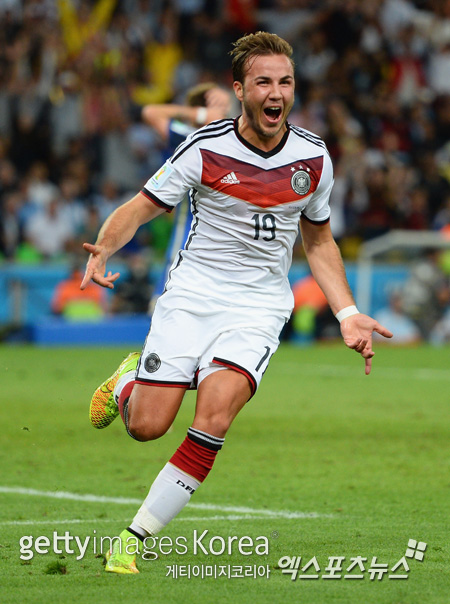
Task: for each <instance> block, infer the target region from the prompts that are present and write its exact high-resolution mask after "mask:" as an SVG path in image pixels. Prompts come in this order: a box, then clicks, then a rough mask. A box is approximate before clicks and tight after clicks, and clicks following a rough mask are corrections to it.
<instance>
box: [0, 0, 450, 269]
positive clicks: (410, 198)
mask: <svg viewBox="0 0 450 604" xmlns="http://www.w3.org/2000/svg"><path fill="white" fill-rule="evenodd" d="M258 29H263V30H268V31H272V32H274V33H277V34H279V35H281V36H282V37H284V38H286V39H287V40H288V41H289V42H290V43H291V44H292V46H293V48H294V58H295V62H296V74H295V75H296V80H297V94H296V104H295V107H294V110H293V112H292V114H291V118H290V120H291V121H292V122H293V123H295V124H298V125H300V126H302V127H305V128H307V129H309V130H312V131H314V132H315V133H317V134H319V135H320V136H322V137H323V138H324V139H325V141H326V143H327V145H328V148H329V150H330V153H331V155H332V158H333V161H334V166H335V176H336V182H335V186H334V190H333V193H332V200H331V201H332V205H333V213H332V229H333V232H334V235H335V237H336V239H337V240H338V241H339V242H340V244H341V248H342V250H343V253H344V255H347V254H348V255H349V256H350V255H351V254H352V250H353V248H354V246H355V245H356V246H357V245H358V244H359V243H360V242H361V241H364V240H367V239H370V238H372V237H375V236H377V235H381V234H383V233H385V232H386V231H388V230H390V229H393V228H402V229H411V230H422V229H436V230H437V229H447V230H448V229H450V0H365V1H364V2H360V1H357V0H322V1H319V2H318V1H317V0H23V1H21V0H2V1H1V2H0V84H1V85H0V217H1V231H0V253H1V255H2V257H3V258H5V259H18V260H22V261H30V262H31V261H34V260H39V259H57V258H60V257H61V256H64V255H66V254H68V253H70V252H74V251H76V250H79V249H80V242H81V241H83V240H89V241H93V240H94V239H95V237H96V233H97V232H98V229H99V226H100V224H101V223H102V221H103V220H104V219H105V217H106V216H107V215H108V214H109V213H110V212H111V211H112V210H113V209H114V208H115V207H117V205H119V204H120V203H122V202H123V201H125V200H127V199H129V198H130V197H131V196H132V195H134V194H135V192H136V191H137V190H139V188H140V187H141V186H142V185H143V184H144V183H145V181H146V180H147V178H148V177H149V176H151V175H152V173H153V172H154V171H156V169H158V167H159V166H160V165H161V163H162V158H163V152H164V149H163V143H162V141H161V140H160V139H159V138H158V135H157V134H156V133H155V132H154V131H152V129H151V128H150V127H148V126H146V125H145V124H143V123H142V120H141V116H140V113H141V108H142V106H143V105H145V104H147V103H167V102H172V101H173V102H182V100H183V98H184V95H185V93H186V90H187V89H188V88H189V87H191V86H192V85H193V84H195V83H197V82H202V81H210V80H214V81H216V82H217V83H219V84H220V85H223V86H225V87H230V86H231V83H232V79H231V72H230V58H229V55H228V52H229V50H230V48H231V43H232V41H233V40H235V39H237V38H238V37H239V36H241V35H243V34H245V33H250V32H252V31H257V30H258ZM164 221H166V222H164ZM169 221H170V217H166V218H165V219H162V220H161V221H155V224H154V225H150V226H148V227H144V228H142V229H141V231H140V232H139V233H138V236H137V237H136V238H135V240H134V241H133V242H131V244H130V246H129V249H128V250H125V251H132V252H138V251H139V250H140V249H142V248H143V247H145V248H146V249H150V250H153V252H154V253H155V254H156V255H157V254H158V253H159V252H161V251H162V250H163V249H164V246H165V242H166V240H167V235H168V231H169V230H170V222H169ZM156 223H158V225H157V224H156Z"/></svg>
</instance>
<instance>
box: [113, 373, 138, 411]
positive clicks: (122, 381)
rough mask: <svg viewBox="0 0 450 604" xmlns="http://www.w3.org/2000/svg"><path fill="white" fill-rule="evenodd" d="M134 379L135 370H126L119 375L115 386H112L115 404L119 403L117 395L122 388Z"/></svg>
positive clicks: (118, 395)
mask: <svg viewBox="0 0 450 604" xmlns="http://www.w3.org/2000/svg"><path fill="white" fill-rule="evenodd" d="M135 379H136V370H135V369H133V370H132V371H128V372H127V373H124V374H123V375H121V376H120V378H119V379H118V380H117V384H116V387H115V388H114V400H115V401H116V405H118V404H119V397H120V394H121V392H122V390H123V388H124V386H126V385H127V384H128V383H129V382H133V381H134V380H135Z"/></svg>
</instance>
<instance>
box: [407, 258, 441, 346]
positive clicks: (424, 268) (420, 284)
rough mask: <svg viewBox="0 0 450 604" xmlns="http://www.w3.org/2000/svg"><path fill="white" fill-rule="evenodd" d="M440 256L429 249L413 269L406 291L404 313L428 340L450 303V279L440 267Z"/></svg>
mask: <svg viewBox="0 0 450 604" xmlns="http://www.w3.org/2000/svg"><path fill="white" fill-rule="evenodd" d="M439 261H440V252H439V250H436V249H429V250H427V251H426V252H425V253H424V256H423V258H421V259H420V260H419V261H418V262H417V263H416V264H415V265H414V266H413V268H412V270H411V273H410V276H409V278H408V280H407V281H406V283H405V286H404V288H403V309H404V312H405V313H406V314H407V316H408V317H409V318H410V319H412V320H413V321H414V322H415V324H416V325H417V327H418V328H419V330H420V333H421V335H422V338H423V339H424V340H428V339H429V337H430V334H431V332H432V330H433V328H434V326H435V325H436V323H437V322H438V321H439V320H441V319H442V316H443V315H444V312H445V311H446V309H447V307H448V305H449V303H450V287H449V282H448V278H447V277H446V275H445V273H444V272H443V271H442V269H441V267H440V265H439Z"/></svg>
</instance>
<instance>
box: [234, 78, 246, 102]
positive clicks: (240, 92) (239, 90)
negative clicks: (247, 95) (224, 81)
mask: <svg viewBox="0 0 450 604" xmlns="http://www.w3.org/2000/svg"><path fill="white" fill-rule="evenodd" d="M233 88H234V94H235V95H236V98H237V100H238V101H242V100H243V99H244V87H243V85H242V82H233Z"/></svg>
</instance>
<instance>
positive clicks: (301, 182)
mask: <svg viewBox="0 0 450 604" xmlns="http://www.w3.org/2000/svg"><path fill="white" fill-rule="evenodd" d="M291 187H292V188H293V189H294V191H295V192H296V193H298V195H306V194H307V193H308V192H309V190H310V188H311V177H310V175H309V174H308V172H306V171H305V170H299V171H298V172H295V174H293V175H292V178H291Z"/></svg>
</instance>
